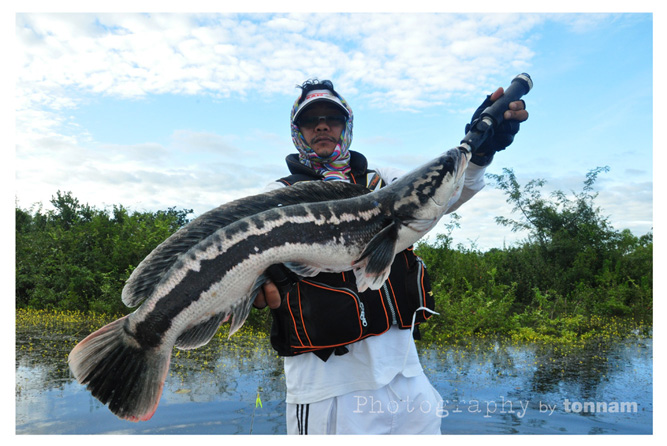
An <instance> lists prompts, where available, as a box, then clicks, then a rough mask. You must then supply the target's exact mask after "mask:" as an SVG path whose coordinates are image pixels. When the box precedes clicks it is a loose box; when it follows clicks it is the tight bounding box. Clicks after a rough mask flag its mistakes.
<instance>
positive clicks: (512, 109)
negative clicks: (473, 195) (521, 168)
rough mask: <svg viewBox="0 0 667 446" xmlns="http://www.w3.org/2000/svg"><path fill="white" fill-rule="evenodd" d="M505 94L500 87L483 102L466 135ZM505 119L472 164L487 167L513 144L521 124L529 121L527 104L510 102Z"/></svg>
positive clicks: (466, 129) (478, 151)
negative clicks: (496, 155)
mask: <svg viewBox="0 0 667 446" xmlns="http://www.w3.org/2000/svg"><path fill="white" fill-rule="evenodd" d="M504 93H505V90H504V89H503V88H502V87H500V88H498V89H497V90H496V91H494V92H493V93H492V94H490V95H489V96H487V98H486V100H485V101H484V102H482V105H480V106H479V107H478V108H477V110H476V111H475V113H474V114H473V115H472V120H471V121H470V124H468V125H466V128H465V132H466V133H468V130H469V129H470V128H471V127H472V126H473V125H474V124H475V122H476V120H477V119H479V117H480V116H481V114H482V112H483V111H484V110H485V109H486V108H487V107H489V106H490V105H491V104H493V103H494V102H495V101H496V100H498V98H500V97H501V96H502V95H503V94H504ZM503 119H504V120H503V122H501V123H500V124H499V125H498V127H497V128H495V129H494V132H493V136H491V137H490V138H488V139H487V140H486V141H485V142H484V144H482V145H481V146H480V147H479V149H478V150H477V152H476V153H475V154H474V155H473V156H472V158H471V160H470V161H471V162H473V163H475V164H477V165H478V166H487V165H489V164H491V161H492V160H493V155H494V154H495V153H496V152H499V151H501V150H505V148H506V147H507V146H509V145H510V144H512V141H514V135H516V134H517V133H518V132H519V123H520V122H523V121H525V120H527V119H528V112H527V111H526V103H525V102H524V101H523V100H520V101H514V102H510V103H509V105H508V109H507V111H505V113H504V114H503Z"/></svg>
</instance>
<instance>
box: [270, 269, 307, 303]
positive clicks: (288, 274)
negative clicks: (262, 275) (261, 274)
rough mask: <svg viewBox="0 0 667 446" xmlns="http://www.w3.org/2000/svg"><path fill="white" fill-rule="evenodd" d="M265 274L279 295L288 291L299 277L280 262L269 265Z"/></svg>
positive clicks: (283, 294)
mask: <svg viewBox="0 0 667 446" xmlns="http://www.w3.org/2000/svg"><path fill="white" fill-rule="evenodd" d="M266 275H267V277H268V278H269V279H271V281H272V282H273V283H274V284H275V285H276V287H278V291H279V292H280V296H281V297H283V296H285V295H286V294H287V293H289V292H290V291H291V290H292V288H294V285H296V284H297V282H298V281H299V277H298V276H297V275H296V274H294V273H293V272H292V271H291V270H290V269H289V268H287V267H286V266H284V265H283V264H281V263H277V264H275V265H271V266H269V267H268V268H267V269H266Z"/></svg>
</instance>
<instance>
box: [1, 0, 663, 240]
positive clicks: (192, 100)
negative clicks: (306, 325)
mask: <svg viewBox="0 0 667 446" xmlns="http://www.w3.org/2000/svg"><path fill="white" fill-rule="evenodd" d="M28 9H29V8H28ZM531 9H534V8H531ZM650 10H651V9H650V8H647V9H644V11H650ZM663 25H664V24H663ZM654 26H656V25H655V24H654V15H653V14H651V13H650V12H648V13H643V12H633V13H625V14H611V13H531V14H523V13H503V14H499V13H492V14H481V13H444V12H442V13H436V12H418V13H406V12H400V13H398V12H397V13H391V12H386V13H384V12H378V13H363V12H346V13H337V12H336V13H332V12H320V13H301V12H298V13H295V12H281V13H263V12H251V13H200V14H189V13H175V14H161V13H143V14H141V13H43V12H39V11H36V12H28V13H18V14H16V16H15V38H14V44H15V58H14V59H15V62H16V65H15V69H16V83H15V89H14V98H13V101H14V104H15V107H14V108H15V110H14V114H15V129H14V139H15V141H14V142H15V144H14V147H15V156H14V160H13V166H12V167H13V169H14V175H15V183H14V197H12V199H13V200H14V202H15V204H16V205H17V206H18V207H21V208H23V209H31V208H32V209H37V208H38V206H42V208H43V209H50V208H51V204H50V203H49V200H50V199H51V197H52V196H55V195H56V193H57V191H62V192H66V191H69V192H71V193H72V195H73V196H74V197H76V198H77V199H79V201H80V202H82V203H88V204H89V205H92V206H96V207H98V208H106V209H111V207H112V206H113V205H123V206H125V207H127V208H128V209H130V210H131V211H133V210H136V211H156V210H160V209H167V208H169V207H174V206H175V207H177V208H179V209H193V210H194V216H196V215H200V214H201V213H203V212H206V211H207V210H209V209H212V208H214V207H216V206H219V205H220V204H223V203H225V202H228V201H230V200H233V199H236V198H240V197H244V196H248V195H251V194H255V193H259V192H261V191H262V190H263V189H264V187H265V186H266V185H267V184H268V183H270V182H272V181H274V180H275V179H277V178H280V177H282V176H285V175H287V168H286V166H285V163H284V158H285V156H286V155H288V154H290V153H293V152H295V148H294V145H293V143H292V141H291V136H290V130H289V114H290V109H291V106H292V103H293V102H294V100H295V99H296V97H297V96H298V94H299V92H300V90H299V89H298V88H295V86H296V85H297V84H301V83H302V82H303V81H304V80H306V79H309V78H315V77H316V78H319V79H330V80H332V82H333V83H334V85H335V87H336V90H337V91H338V92H339V93H340V94H341V95H342V96H343V97H344V98H345V99H346V100H347V102H348V103H349V104H350V106H351V108H352V109H353V111H354V119H355V121H354V137H353V141H352V145H351V149H352V150H356V151H358V152H361V153H363V154H364V155H365V156H366V157H367V158H368V160H369V163H370V164H371V166H378V167H379V166H388V167H396V168H401V169H404V170H410V169H412V168H415V167H417V166H419V165H420V164H421V163H424V162H427V161H429V160H430V159H432V158H434V157H436V156H437V155H438V154H440V153H442V152H444V151H446V150H448V149H450V148H452V147H454V146H456V145H457V144H458V143H459V141H460V140H461V138H462V137H463V136H464V127H465V124H466V123H467V122H469V120H470V117H471V115H472V113H473V112H474V110H475V109H476V108H477V106H479V105H480V104H481V102H482V101H483V100H484V98H485V96H486V95H487V94H489V93H491V92H492V91H493V90H495V89H496V88H497V87H501V86H502V87H507V86H508V85H509V84H510V81H511V80H512V79H513V78H514V76H516V75H517V74H519V73H522V72H526V73H528V74H529V75H530V76H531V77H532V79H533V82H534V88H533V90H532V91H531V92H530V93H529V94H528V95H527V96H525V97H524V99H525V101H526V104H527V109H528V111H529V113H530V117H529V119H528V121H526V122H525V123H523V124H522V125H521V130H520V131H519V134H518V135H517V136H516V138H515V141H514V143H513V144H512V145H511V146H510V147H509V148H508V149H507V150H505V151H502V152H500V153H498V154H497V155H496V158H495V160H494V162H493V164H492V165H491V166H489V168H488V169H487V173H491V174H500V173H502V172H503V169H504V168H509V169H513V171H514V173H515V174H516V176H517V178H518V180H519V182H520V183H521V184H525V183H527V182H528V181H530V180H532V179H538V178H540V179H544V180H546V182H547V183H546V185H545V187H544V192H543V194H544V195H545V196H548V195H549V193H550V192H552V191H554V190H562V191H564V192H566V193H569V192H571V191H581V189H582V187H583V181H584V180H585V179H586V173H587V172H589V171H590V170H592V169H595V168H597V167H603V166H608V167H609V172H607V173H601V174H600V175H599V177H598V181H597V182H596V183H595V190H596V191H597V192H598V193H599V196H598V198H597V199H596V204H597V205H598V206H599V207H600V208H601V213H602V215H605V216H608V218H609V222H610V223H611V225H612V226H613V227H614V228H615V229H617V230H622V229H626V228H627V229H629V230H631V231H632V232H633V233H634V234H635V235H638V236H640V235H643V234H646V233H647V232H649V231H652V228H653V226H654V222H653V220H654V215H653V214H654V213H653V207H654V206H653V188H654V179H653V166H654V159H653V157H654V142H653V134H654V128H653V108H654V101H653V97H654V85H653V84H654V74H653V73H654V68H655V67H654V61H653V54H654V50H655V48H654V44H653V32H654ZM656 31H658V29H656ZM663 50H664V48H663ZM656 53H657V51H656ZM487 183H488V184H487V186H486V187H485V188H484V189H483V190H482V191H481V192H480V193H478V194H477V195H476V196H475V197H474V198H473V199H472V200H471V201H470V202H468V203H467V204H465V205H464V206H462V207H461V208H460V209H459V210H458V211H457V214H458V215H459V216H460V220H459V221H458V223H459V225H460V227H459V228H457V229H455V230H454V232H453V233H452V237H453V239H454V242H455V243H456V244H461V245H462V246H466V247H473V248H476V249H481V250H486V249H490V248H494V247H496V248H502V247H504V246H511V245H512V244H514V243H517V242H518V241H520V240H523V239H525V238H526V237H527V235H528V234H527V233H513V232H511V231H510V229H509V228H506V227H503V226H499V225H498V224H497V223H496V222H495V217H496V216H504V217H509V218H519V216H518V215H517V214H514V213H512V206H511V205H510V204H508V203H507V202H506V197H505V196H504V195H503V193H502V192H501V191H500V190H499V189H497V188H496V187H494V185H493V183H492V181H491V180H487ZM448 222H449V218H448V217H445V218H443V220H442V222H441V224H440V225H438V226H437V227H436V228H435V229H434V230H433V231H432V233H431V234H430V235H429V237H431V239H432V237H434V235H435V234H437V233H439V232H445V224H447V223H448Z"/></svg>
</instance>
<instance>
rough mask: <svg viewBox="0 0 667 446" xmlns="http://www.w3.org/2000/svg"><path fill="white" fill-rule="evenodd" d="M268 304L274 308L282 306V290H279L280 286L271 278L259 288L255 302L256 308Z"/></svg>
mask: <svg viewBox="0 0 667 446" xmlns="http://www.w3.org/2000/svg"><path fill="white" fill-rule="evenodd" d="M267 305H268V306H269V308H271V309H272V310H275V309H276V308H278V307H279V306H280V292H279V291H278V287H277V286H276V285H275V284H274V283H273V282H271V281H270V280H267V281H266V282H265V283H264V285H263V286H262V288H260V289H259V293H257V297H256V298H255V302H254V303H253V306H254V307H255V308H260V309H261V308H265V307H266V306H267Z"/></svg>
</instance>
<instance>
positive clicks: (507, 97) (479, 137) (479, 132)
mask: <svg viewBox="0 0 667 446" xmlns="http://www.w3.org/2000/svg"><path fill="white" fill-rule="evenodd" d="M532 88H533V80H532V79H531V78H530V76H529V75H528V73H521V74H519V75H517V76H516V77H515V78H514V79H512V83H511V84H510V86H509V87H507V90H505V92H504V94H503V95H502V96H501V97H500V98H498V99H497V100H496V101H495V102H494V103H493V104H491V105H490V106H488V107H487V108H485V109H484V111H483V112H482V114H481V115H480V117H479V119H477V121H476V122H475V124H474V125H473V126H471V128H470V130H469V131H468V133H467V134H466V136H465V137H464V138H463V139H462V140H461V146H460V147H463V148H464V149H465V150H467V151H468V152H471V153H475V151H476V150H477V149H479V147H480V146H481V145H482V144H483V143H484V141H486V139H487V138H489V137H491V136H493V132H494V129H495V128H497V127H498V125H500V123H501V122H503V121H504V119H503V114H504V113H505V111H507V108H508V107H509V104H510V102H514V101H518V100H519V99H521V97H522V96H523V95H525V94H527V93H528V92H529V91H530V90H531V89H532Z"/></svg>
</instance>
